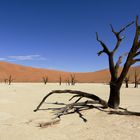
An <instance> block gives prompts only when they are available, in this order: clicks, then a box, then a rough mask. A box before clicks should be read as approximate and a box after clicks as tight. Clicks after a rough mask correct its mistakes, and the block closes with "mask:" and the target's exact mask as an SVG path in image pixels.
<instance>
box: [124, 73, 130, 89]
mask: <svg viewBox="0 0 140 140" xmlns="http://www.w3.org/2000/svg"><path fill="white" fill-rule="evenodd" d="M129 80H130V76H126V77H125V78H124V82H125V87H126V88H128V83H129Z"/></svg>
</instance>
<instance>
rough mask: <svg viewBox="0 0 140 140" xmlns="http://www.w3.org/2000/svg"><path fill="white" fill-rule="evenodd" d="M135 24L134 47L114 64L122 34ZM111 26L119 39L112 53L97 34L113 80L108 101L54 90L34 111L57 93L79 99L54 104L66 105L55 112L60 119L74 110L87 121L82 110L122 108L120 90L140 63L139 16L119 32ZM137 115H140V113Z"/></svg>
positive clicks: (73, 91)
mask: <svg viewBox="0 0 140 140" xmlns="http://www.w3.org/2000/svg"><path fill="white" fill-rule="evenodd" d="M134 23H135V36H134V41H133V43H132V47H131V49H130V51H129V52H128V53H125V54H123V55H122V56H120V57H119V59H118V61H117V62H116V63H114V60H113V58H114V54H115V52H116V51H117V49H118V48H119V46H120V44H121V42H122V40H123V39H124V37H121V33H122V32H123V31H125V30H126V28H128V27H129V26H131V25H132V24H134ZM110 26H111V29H112V32H113V34H114V35H115V37H116V39H117V42H116V44H115V46H114V49H113V50H112V51H110V50H109V48H108V47H107V45H106V44H105V43H104V42H103V41H101V40H100V39H99V37H98V34H97V33H96V39H97V41H98V42H99V43H100V44H101V46H102V48H103V50H102V51H100V52H99V53H98V55H101V54H103V53H105V54H106V55H107V56H108V60H109V70H110V75H111V80H110V95H109V99H108V101H107V102H106V101H104V100H103V99H101V98H100V97H98V96H96V95H94V94H90V93H86V92H82V91H75V90H54V91H52V92H50V93H49V94H47V95H46V96H45V97H44V98H43V99H42V101H41V102H40V104H39V105H38V106H37V108H36V109H35V110H34V111H37V110H39V109H40V107H41V105H42V104H43V103H44V101H45V100H46V99H47V98H48V97H49V96H51V95H52V94H55V93H57V94H66V93H70V94H72V95H73V96H72V98H71V99H70V100H72V99H73V98H78V99H77V100H76V101H75V102H74V103H70V104H64V103H58V102H56V103H54V104H58V105H65V106H64V107H61V108H57V109H54V110H57V112H56V113H55V115H56V117H60V116H61V115H66V114H69V113H70V111H72V110H73V112H75V113H78V114H79V116H80V117H81V118H82V119H83V120H84V121H85V119H84V118H83V116H82V114H81V113H80V111H81V110H85V109H89V108H97V109H99V110H102V109H103V108H107V107H110V108H113V109H118V108H120V107H119V104H120V88H121V86H122V83H123V81H124V79H125V77H126V75H127V73H128V70H129V68H130V67H131V66H132V65H133V64H135V63H136V62H138V61H140V58H137V57H138V56H140V51H139V49H140V40H139V36H140V26H139V25H138V16H137V17H136V20H135V21H132V22H131V23H129V24H128V25H126V26H124V27H123V28H121V29H120V30H119V31H115V30H114V28H113V26H112V25H110ZM126 54H127V59H126V61H125V63H124V66H123V69H122V71H121V73H120V75H118V70H119V67H120V64H121V62H122V58H123V57H124V56H126ZM82 98H87V99H88V100H86V101H83V102H79V101H80V100H81V99H82ZM94 104H100V105H101V107H99V105H98V106H94ZM120 109H123V108H120ZM124 110H125V109H124ZM104 111H105V110H104ZM117 113H120V112H117ZM129 113H131V112H130V111H127V112H126V110H125V112H123V113H122V114H129ZM137 115H140V113H139V114H137Z"/></svg>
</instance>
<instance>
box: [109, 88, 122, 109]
mask: <svg viewBox="0 0 140 140" xmlns="http://www.w3.org/2000/svg"><path fill="white" fill-rule="evenodd" d="M119 104H120V87H117V86H115V85H110V96H109V100H108V106H109V107H111V108H115V109H117V108H119Z"/></svg>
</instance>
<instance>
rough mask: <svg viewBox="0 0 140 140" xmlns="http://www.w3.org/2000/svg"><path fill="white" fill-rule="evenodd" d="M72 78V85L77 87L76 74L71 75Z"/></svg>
mask: <svg viewBox="0 0 140 140" xmlns="http://www.w3.org/2000/svg"><path fill="white" fill-rule="evenodd" d="M70 78H71V85H75V83H76V80H75V74H74V73H73V74H70Z"/></svg>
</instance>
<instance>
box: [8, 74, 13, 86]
mask: <svg viewBox="0 0 140 140" xmlns="http://www.w3.org/2000/svg"><path fill="white" fill-rule="evenodd" d="M13 80H14V79H13V78H12V76H11V75H10V76H9V77H8V79H7V81H8V84H9V85H11V83H12V81H13Z"/></svg>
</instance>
